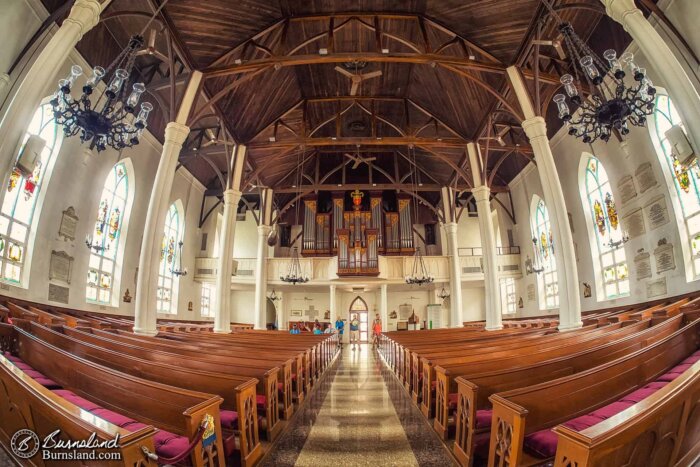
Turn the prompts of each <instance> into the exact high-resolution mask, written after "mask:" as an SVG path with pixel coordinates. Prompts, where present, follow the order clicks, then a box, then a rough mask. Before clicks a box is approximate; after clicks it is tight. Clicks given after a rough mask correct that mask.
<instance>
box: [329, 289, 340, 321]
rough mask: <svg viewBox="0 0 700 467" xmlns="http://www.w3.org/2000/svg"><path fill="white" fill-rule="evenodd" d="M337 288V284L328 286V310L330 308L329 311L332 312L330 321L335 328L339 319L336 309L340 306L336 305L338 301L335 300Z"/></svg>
mask: <svg viewBox="0 0 700 467" xmlns="http://www.w3.org/2000/svg"><path fill="white" fill-rule="evenodd" d="M335 288H336V285H335V284H331V285H329V286H328V308H329V310H328V311H330V312H331V314H330V318H329V320H330V322H331V326H332V327H335V320H336V319H338V312H337V310H336V307H337V306H338V304H337V303H336V300H335V298H336V295H335Z"/></svg>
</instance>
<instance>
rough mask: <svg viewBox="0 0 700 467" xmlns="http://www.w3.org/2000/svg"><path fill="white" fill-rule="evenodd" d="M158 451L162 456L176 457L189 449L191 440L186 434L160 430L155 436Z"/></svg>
mask: <svg viewBox="0 0 700 467" xmlns="http://www.w3.org/2000/svg"><path fill="white" fill-rule="evenodd" d="M153 444H154V445H155V448H156V453H157V454H158V455H159V456H161V457H175V456H177V455H179V454H181V453H182V452H183V451H185V450H186V449H187V447H188V446H189V444H190V442H189V440H188V439H187V438H186V437H185V436H180V435H176V434H174V433H170V432H169V431H163V430H159V431H158V433H156V434H155V435H154V436H153Z"/></svg>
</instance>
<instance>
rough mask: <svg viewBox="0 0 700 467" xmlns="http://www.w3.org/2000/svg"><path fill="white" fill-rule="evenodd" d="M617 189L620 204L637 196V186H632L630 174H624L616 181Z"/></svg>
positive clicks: (632, 180)
mask: <svg viewBox="0 0 700 467" xmlns="http://www.w3.org/2000/svg"><path fill="white" fill-rule="evenodd" d="M617 191H618V193H619V194H620V204H623V205H624V204H627V203H628V202H630V200H632V199H633V198H636V197H637V188H635V186H634V178H632V176H631V175H625V176H624V177H622V178H621V179H620V181H619V182H617Z"/></svg>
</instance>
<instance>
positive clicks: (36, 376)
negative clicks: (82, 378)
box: [23, 370, 61, 389]
mask: <svg viewBox="0 0 700 467" xmlns="http://www.w3.org/2000/svg"><path fill="white" fill-rule="evenodd" d="M23 371H24V374H26V375H27V376H29V377H30V378H32V379H33V380H34V381H36V382H37V383H39V384H41V385H42V386H44V387H45V388H47V389H60V387H61V385H60V384H58V383H57V382H56V381H54V380H52V379H51V378H47V377H46V376H44V375H43V374H42V373H40V372H38V371H36V370H23Z"/></svg>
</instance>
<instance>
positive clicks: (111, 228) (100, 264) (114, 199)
mask: <svg viewBox="0 0 700 467" xmlns="http://www.w3.org/2000/svg"><path fill="white" fill-rule="evenodd" d="M130 173H131V161H129V160H128V159H126V160H123V161H120V162H117V163H116V164H115V165H114V167H112V169H111V170H110V171H109V174H108V175H107V180H106V181H105V184H104V188H103V190H102V197H101V198H100V205H99V207H98V209H97V220H96V221H95V227H94V229H93V231H92V236H91V239H92V245H93V247H92V252H91V253H90V263H89V268H88V274H87V289H86V297H87V300H88V301H89V302H96V303H100V304H106V305H112V306H117V305H118V297H116V296H115V294H114V291H118V290H119V287H118V284H117V282H118V281H119V277H120V273H121V259H122V257H123V252H122V249H123V248H124V242H125V237H126V227H127V222H126V220H127V219H128V214H129V211H130V209H131V201H132V199H133V193H130V192H129V178H130V176H129V175H130Z"/></svg>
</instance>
